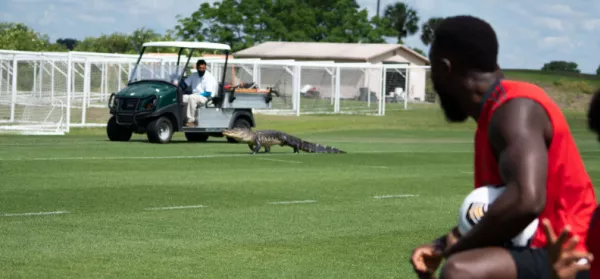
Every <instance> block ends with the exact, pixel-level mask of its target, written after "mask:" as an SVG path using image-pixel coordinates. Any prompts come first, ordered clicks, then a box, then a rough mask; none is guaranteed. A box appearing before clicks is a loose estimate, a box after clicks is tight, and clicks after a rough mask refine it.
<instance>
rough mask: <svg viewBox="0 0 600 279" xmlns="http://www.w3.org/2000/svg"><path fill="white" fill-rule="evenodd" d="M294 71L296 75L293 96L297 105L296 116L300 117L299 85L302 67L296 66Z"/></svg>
mask: <svg viewBox="0 0 600 279" xmlns="http://www.w3.org/2000/svg"><path fill="white" fill-rule="evenodd" d="M295 70H296V74H295V75H294V77H295V85H294V94H295V95H294V96H295V97H296V103H297V106H296V107H297V108H298V109H297V110H296V116H300V113H301V110H302V108H301V104H300V99H301V98H300V84H301V82H302V66H296V67H295Z"/></svg>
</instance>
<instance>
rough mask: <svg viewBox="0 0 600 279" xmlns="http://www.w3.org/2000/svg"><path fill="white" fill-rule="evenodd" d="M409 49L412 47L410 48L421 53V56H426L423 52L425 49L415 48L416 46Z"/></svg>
mask: <svg viewBox="0 0 600 279" xmlns="http://www.w3.org/2000/svg"><path fill="white" fill-rule="evenodd" d="M411 49H412V50H414V51H415V52H417V53H419V54H421V55H423V56H425V57H427V54H426V53H425V51H423V50H422V49H420V48H416V47H411Z"/></svg>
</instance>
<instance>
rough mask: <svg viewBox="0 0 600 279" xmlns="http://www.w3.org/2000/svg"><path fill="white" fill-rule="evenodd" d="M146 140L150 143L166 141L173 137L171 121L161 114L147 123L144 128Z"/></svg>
mask: <svg viewBox="0 0 600 279" xmlns="http://www.w3.org/2000/svg"><path fill="white" fill-rule="evenodd" d="M146 131H147V132H146V134H147V135H148V141H149V142H151V143H168V142H169V141H171V137H173V123H171V120H169V118H167V117H165V116H161V117H159V118H157V119H154V120H152V121H150V123H148V127H147V128H146Z"/></svg>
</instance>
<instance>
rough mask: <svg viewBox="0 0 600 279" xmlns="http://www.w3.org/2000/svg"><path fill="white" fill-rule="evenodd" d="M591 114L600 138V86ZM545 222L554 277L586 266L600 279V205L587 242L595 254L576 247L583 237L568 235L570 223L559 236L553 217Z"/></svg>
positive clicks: (565, 278) (568, 276) (568, 277)
mask: <svg viewBox="0 0 600 279" xmlns="http://www.w3.org/2000/svg"><path fill="white" fill-rule="evenodd" d="M587 117H588V127H589V128H590V130H592V131H593V132H594V133H596V134H597V136H598V141H600V90H598V91H597V92H596V93H595V94H594V96H593V98H592V101H591V103H590V107H589V110H588V115H587ZM544 226H545V231H546V236H547V237H548V238H549V245H548V253H549V256H550V260H551V268H552V269H553V271H554V274H553V279H573V278H575V276H576V273H577V272H578V271H580V270H585V269H590V279H600V261H599V260H594V256H597V257H598V256H600V207H597V208H596V212H595V213H594V216H593V217H592V220H591V221H590V226H589V228H588V233H587V239H586V242H585V244H586V247H587V250H588V251H589V252H590V253H591V254H588V253H582V252H581V251H577V250H575V247H576V245H577V243H580V240H579V239H578V238H577V237H571V238H569V237H568V233H569V232H570V231H571V229H570V226H567V227H566V228H565V229H564V230H563V231H562V233H561V235H560V236H559V237H556V236H555V234H554V230H553V229H552V224H551V222H550V221H549V220H544ZM584 257H587V263H585V262H584V263H579V259H581V258H584Z"/></svg>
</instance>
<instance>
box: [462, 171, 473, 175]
mask: <svg viewBox="0 0 600 279" xmlns="http://www.w3.org/2000/svg"><path fill="white" fill-rule="evenodd" d="M460 173H462V174H474V172H472V171H461V172H460Z"/></svg>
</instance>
